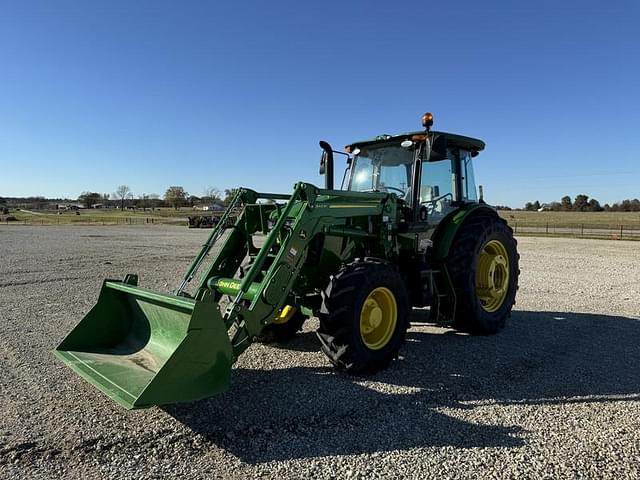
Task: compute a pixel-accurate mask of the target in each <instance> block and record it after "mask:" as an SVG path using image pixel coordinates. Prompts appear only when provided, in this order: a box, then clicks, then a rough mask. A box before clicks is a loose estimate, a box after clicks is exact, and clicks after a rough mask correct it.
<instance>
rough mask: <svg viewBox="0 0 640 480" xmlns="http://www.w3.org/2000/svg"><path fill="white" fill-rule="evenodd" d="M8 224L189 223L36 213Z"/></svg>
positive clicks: (172, 218) (154, 218) (159, 218)
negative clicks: (57, 215) (55, 215)
mask: <svg viewBox="0 0 640 480" xmlns="http://www.w3.org/2000/svg"><path fill="white" fill-rule="evenodd" d="M0 223H3V224H7V225H185V226H186V225H187V224H188V221H187V219H186V218H180V217H106V216H105V217H102V216H101V217H87V216H85V217H82V216H78V217H54V216H38V215H34V216H33V217H29V218H20V219H16V220H11V219H5V220H4V221H2V222H0Z"/></svg>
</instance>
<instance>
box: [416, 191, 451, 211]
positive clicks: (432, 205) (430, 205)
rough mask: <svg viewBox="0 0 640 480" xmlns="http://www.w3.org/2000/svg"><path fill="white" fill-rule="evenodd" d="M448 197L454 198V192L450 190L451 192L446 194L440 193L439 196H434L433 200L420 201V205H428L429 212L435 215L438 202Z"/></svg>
mask: <svg viewBox="0 0 640 480" xmlns="http://www.w3.org/2000/svg"><path fill="white" fill-rule="evenodd" d="M447 197H451V200H453V194H452V193H451V192H449V193H445V194H444V195H440V196H439V197H436V198H432V199H431V200H428V201H426V202H420V205H426V207H427V214H428V215H433V214H434V213H435V212H436V207H437V206H438V203H439V202H440V201H441V200H444V199H445V198H447Z"/></svg>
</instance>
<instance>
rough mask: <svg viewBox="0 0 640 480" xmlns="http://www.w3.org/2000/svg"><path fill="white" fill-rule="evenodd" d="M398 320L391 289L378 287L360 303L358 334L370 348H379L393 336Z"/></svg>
mask: <svg viewBox="0 0 640 480" xmlns="http://www.w3.org/2000/svg"><path fill="white" fill-rule="evenodd" d="M397 321H398V305H397V304H396V298H395V297H394V295H393V293H391V290H389V289H388V288H385V287H378V288H376V289H375V290H373V291H372V292H371V293H370V294H369V295H368V296H367V298H366V299H365V300H364V303H363V304H362V310H361V311H360V336H361V337H362V341H363V342H364V344H365V345H366V346H367V347H368V348H370V349H371V350H380V349H381V348H383V347H384V346H385V345H386V344H387V343H389V340H390V339H391V337H392V336H393V332H394V330H395V328H396V323H397Z"/></svg>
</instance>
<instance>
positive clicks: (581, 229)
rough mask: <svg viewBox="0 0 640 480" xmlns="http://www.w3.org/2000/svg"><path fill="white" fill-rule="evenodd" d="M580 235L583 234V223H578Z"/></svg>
mask: <svg viewBox="0 0 640 480" xmlns="http://www.w3.org/2000/svg"><path fill="white" fill-rule="evenodd" d="M580 235H582V236H584V223H582V224H580Z"/></svg>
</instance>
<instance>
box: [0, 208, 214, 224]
mask: <svg viewBox="0 0 640 480" xmlns="http://www.w3.org/2000/svg"><path fill="white" fill-rule="evenodd" d="M30 212H31V213H30ZM210 214H211V213H210V212H202V211H198V210H192V209H190V208H189V209H179V210H174V209H172V208H161V209H155V210H146V211H143V210H124V211H120V210H116V209H104V210H80V215H76V213H75V212H74V211H63V212H58V211H56V210H30V211H23V210H13V209H12V210H11V211H10V213H9V215H10V216H13V217H16V219H17V221H16V222H9V223H23V224H24V223H26V224H28V225H70V224H78V225H85V224H104V225H123V224H125V225H129V224H131V225H141V224H147V223H149V224H151V223H152V224H156V223H160V224H172V225H186V224H187V217H188V216H189V215H210ZM6 217H7V216H6V215H2V216H0V221H2V222H5V218H6Z"/></svg>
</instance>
